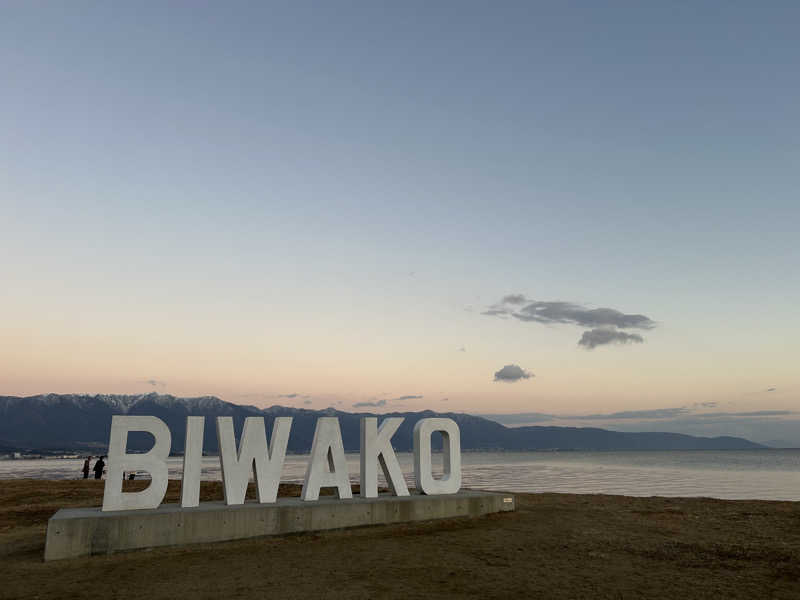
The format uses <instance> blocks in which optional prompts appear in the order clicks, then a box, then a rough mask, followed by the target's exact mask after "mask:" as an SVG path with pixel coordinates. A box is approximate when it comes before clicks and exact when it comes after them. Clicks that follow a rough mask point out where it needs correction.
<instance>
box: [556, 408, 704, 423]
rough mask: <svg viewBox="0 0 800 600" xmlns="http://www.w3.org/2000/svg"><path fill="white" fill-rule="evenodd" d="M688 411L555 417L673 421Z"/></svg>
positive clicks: (645, 411)
mask: <svg viewBox="0 0 800 600" xmlns="http://www.w3.org/2000/svg"><path fill="white" fill-rule="evenodd" d="M689 412H690V410H689V409H688V408H686V407H685V406H682V407H680V408H654V409H650V410H625V411H621V412H615V413H607V414H592V415H564V416H560V417H556V418H558V419H571V420H577V421H606V420H616V419H673V418H675V417H677V416H680V415H684V414H687V413H689Z"/></svg>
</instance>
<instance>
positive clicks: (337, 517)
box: [44, 491, 515, 560]
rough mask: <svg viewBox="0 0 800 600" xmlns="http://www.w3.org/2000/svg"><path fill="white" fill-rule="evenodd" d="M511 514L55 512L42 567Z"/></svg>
mask: <svg viewBox="0 0 800 600" xmlns="http://www.w3.org/2000/svg"><path fill="white" fill-rule="evenodd" d="M514 508H515V501H514V497H513V496H512V495H510V494H498V493H493V492H477V491H461V492H459V493H457V494H448V495H441V496H424V495H412V496H390V495H385V496H380V497H378V498H369V499H365V498H352V499H348V500H339V499H337V498H321V499H319V500H316V501H313V502H307V501H303V500H301V499H300V498H279V499H278V501H277V502H275V503H272V504H260V503H256V502H252V503H246V504H241V505H237V506H228V505H225V504H224V503H222V502H206V503H202V504H200V505H199V506H197V507H194V508H181V507H180V506H179V505H175V504H163V505H161V506H160V507H158V508H156V509H149V510H132V511H111V512H103V511H101V510H100V509H99V508H66V509H61V510H59V511H58V512H57V513H56V514H55V515H53V516H52V517H51V518H50V521H49V522H48V524H47V543H46V546H45V554H44V559H45V560H58V559H62V558H75V557H79V556H89V555H92V554H109V553H112V552H119V551H125V550H137V549H142V548H153V547H156V546H177V545H184V544H198V543H209V542H222V541H228V540H238V539H244V538H253V537H261V536H269V535H281V534H287V533H300V532H306V531H322V530H326V529H342V528H346V527H361V526H366V525H388V524H391V523H407V522H411V521H427V520H431V519H448V518H458V517H477V516H481V515H485V514H489V513H495V512H504V511H511V510H514Z"/></svg>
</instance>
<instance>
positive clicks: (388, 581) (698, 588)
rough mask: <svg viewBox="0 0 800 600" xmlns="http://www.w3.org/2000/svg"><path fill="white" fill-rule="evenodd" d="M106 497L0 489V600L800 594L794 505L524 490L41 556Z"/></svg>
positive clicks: (171, 497) (209, 496)
mask: <svg viewBox="0 0 800 600" xmlns="http://www.w3.org/2000/svg"><path fill="white" fill-rule="evenodd" d="M133 484H134V485H135V486H136V487H139V486H141V485H143V484H144V482H133ZM126 485H130V484H129V483H128V482H126ZM178 490H179V487H178V483H177V482H171V483H170V488H169V492H168V498H167V501H168V502H175V501H176V500H177V499H178V494H179V492H178ZM281 492H282V494H285V495H296V494H297V493H298V488H297V486H281ZM101 497H102V482H95V481H43V480H4V481H0V598H42V599H44V598H58V599H59V600H65V599H70V598H97V599H101V598H102V599H103V600H107V599H112V598H113V599H116V598H137V599H140V598H150V599H156V598H169V599H171V600H173V599H175V598H265V597H272V598H313V597H317V598H348V599H353V598H404V599H407V598H427V597H434V596H435V597H438V598H467V597H475V598H503V599H505V598H615V599H619V598H681V599H687V598H719V597H724V598H748V599H761V598H786V599H792V600H797V599H798V598H800V503H792V502H766V501H723V500H710V499H702V498H698V499H684V498H672V499H668V498H629V497H624V496H600V495H570V494H518V495H517V503H518V510H517V511H516V512H514V513H505V514H498V515H491V516H488V517H483V518H479V519H453V520H447V521H434V522H426V523H414V524H408V525H391V526H382V527H374V528H362V529H352V530H345V531H332V532H325V533H318V534H311V533H310V534H302V535H294V536H288V537H281V538H261V539H255V540H243V541H237V542H225V543H221V544H214V545H196V546H189V547H183V548H160V549H153V550H149V551H141V552H131V553H125V554H115V555H110V556H95V557H91V558H83V559H74V560H65V561H57V562H51V563H44V562H42V554H43V551H44V535H45V528H46V525H47V519H48V518H49V517H50V516H51V515H52V514H53V513H54V512H55V511H56V510H57V509H58V508H62V507H74V506H97V505H99V503H100V501H101ZM221 497H222V492H221V488H220V485H219V484H217V483H204V484H203V489H202V496H201V498H202V499H203V500H217V499H221Z"/></svg>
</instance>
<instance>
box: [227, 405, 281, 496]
mask: <svg viewBox="0 0 800 600" xmlns="http://www.w3.org/2000/svg"><path fill="white" fill-rule="evenodd" d="M291 427H292V417H276V419H275V423H274V424H273V426H272V437H271V440H270V442H271V443H270V446H269V448H267V435H266V431H265V430H264V417H247V418H246V419H245V420H244V428H243V429H242V439H241V440H240V441H239V451H238V453H237V451H236V438H235V435H234V433H233V418H232V417H217V440H218V441H219V462H220V467H221V468H222V481H223V487H224V489H225V503H226V504H244V498H245V495H246V494H247V484H248V482H249V481H250V473H252V472H253V469H254V468H255V478H256V488H257V489H258V501H259V502H261V503H262V504H263V503H267V502H275V499H276V498H277V497H278V485H279V484H280V479H281V470H282V469H283V460H284V458H285V457H286V446H287V444H288V443H289V430H290V429H291Z"/></svg>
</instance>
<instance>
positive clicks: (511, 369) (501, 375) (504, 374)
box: [494, 365, 534, 383]
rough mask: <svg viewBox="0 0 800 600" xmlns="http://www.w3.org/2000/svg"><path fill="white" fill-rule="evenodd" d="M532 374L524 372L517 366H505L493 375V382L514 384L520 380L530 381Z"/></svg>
mask: <svg viewBox="0 0 800 600" xmlns="http://www.w3.org/2000/svg"><path fill="white" fill-rule="evenodd" d="M533 376H534V375H533V373H530V372H529V371H526V370H525V369H523V368H522V367H520V366H519V365H506V366H504V367H503V368H502V369H500V370H499V371H496V372H495V374H494V380H495V381H502V382H504V383H514V382H516V381H519V380H520V379H530V378H531V377H533Z"/></svg>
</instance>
